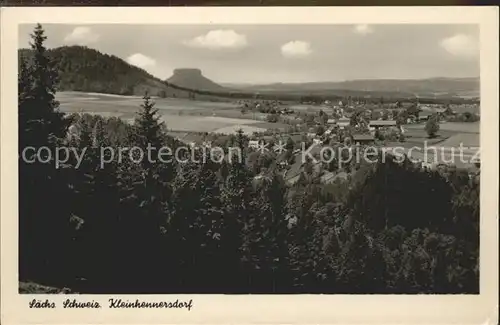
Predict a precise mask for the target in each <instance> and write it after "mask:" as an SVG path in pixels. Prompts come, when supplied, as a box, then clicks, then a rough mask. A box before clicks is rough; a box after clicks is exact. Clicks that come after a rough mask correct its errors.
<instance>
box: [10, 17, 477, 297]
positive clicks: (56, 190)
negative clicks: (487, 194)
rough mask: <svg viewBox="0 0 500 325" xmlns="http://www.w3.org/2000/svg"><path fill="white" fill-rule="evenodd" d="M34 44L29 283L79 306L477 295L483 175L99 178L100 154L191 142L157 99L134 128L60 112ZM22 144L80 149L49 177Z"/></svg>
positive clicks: (25, 230)
mask: <svg viewBox="0 0 500 325" xmlns="http://www.w3.org/2000/svg"><path fill="white" fill-rule="evenodd" d="M32 38H33V40H32V43H33V44H32V53H33V55H32V56H30V57H29V59H26V60H25V59H23V60H22V61H21V64H20V66H21V68H20V70H19V76H18V85H19V93H18V97H19V107H18V109H19V154H20V160H19V280H20V281H21V282H34V283H39V284H43V285H48V286H53V287H60V288H62V287H66V288H70V289H71V290H72V291H74V292H80V293H181V292H182V293H478V292H479V177H478V175H476V176H474V177H471V175H469V174H468V173H467V172H465V171H461V170H456V169H451V168H443V169H439V170H433V171H431V170H422V169H420V168H417V167H416V166H414V165H412V164H411V163H410V162H408V161H406V162H405V163H399V162H397V161H392V160H390V159H389V160H387V161H386V162H385V163H382V162H381V163H377V164H361V165H353V166H352V168H353V169H356V173H354V174H353V175H354V176H353V177H350V178H348V179H347V180H343V181H338V182H337V183H334V184H329V185H324V184H320V182H319V181H318V177H317V175H315V173H314V170H313V169H312V168H304V172H303V173H302V175H301V178H300V180H299V181H298V182H297V183H296V184H295V185H293V186H289V185H286V184H285V183H284V181H283V179H282V177H281V176H280V175H279V174H278V173H277V172H276V171H275V170H274V169H273V168H272V166H268V167H269V168H267V169H266V170H265V171H263V172H262V171H261V176H262V177H260V178H255V174H254V172H253V171H252V169H251V168H249V166H248V165H247V164H246V163H245V160H242V161H235V160H233V161H232V162H229V161H228V160H227V159H226V160H224V161H223V162H221V163H216V162H213V161H211V160H210V159H207V161H206V162H189V161H188V162H176V161H172V162H170V163H161V162H151V161H150V160H140V161H139V162H138V163H135V162H132V161H129V160H124V161H121V162H119V161H117V160H116V159H109V160H110V161H111V162H110V163H107V164H105V165H103V166H102V168H101V159H100V152H101V151H100V148H102V147H110V148H120V147H132V146H137V147H140V148H144V150H145V151H146V147H147V146H148V144H151V146H152V147H155V148H159V147H161V146H169V147H170V148H175V147H177V146H180V145H181V144H180V143H177V142H176V140H174V139H173V138H170V137H169V136H167V135H166V133H165V125H164V124H162V123H160V122H159V119H158V113H157V111H156V110H155V108H154V103H153V102H152V101H151V100H150V98H149V97H148V96H147V95H146V96H145V97H144V103H143V105H142V106H141V107H138V113H137V117H136V120H135V122H134V123H133V124H127V123H125V122H123V121H121V120H120V119H118V118H105V117H100V116H91V115H85V114H82V115H71V116H67V115H64V114H62V113H60V112H59V110H58V103H57V102H56V101H55V99H54V94H55V92H56V91H57V80H58V70H57V68H54V64H52V63H51V60H53V56H51V55H48V53H47V51H46V49H45V47H44V45H43V43H44V40H45V39H46V37H45V36H44V31H43V29H42V27H41V26H40V25H38V26H37V27H36V29H35V30H34V32H33V35H32ZM60 64H61V63H60ZM103 75H106V78H110V79H112V78H114V77H113V76H111V75H109V74H108V73H104V74H103ZM82 78H83V77H82ZM117 78H118V77H117ZM82 80H83V79H82ZM79 82H80V81H79ZM81 82H83V81H81ZM70 125H73V126H74V127H73V126H72V128H73V129H75V128H76V129H77V130H78V132H77V133H71V134H72V136H70V137H68V136H67V130H68V128H69V126H70ZM247 141H248V139H247V138H246V137H245V136H244V135H243V133H241V132H240V133H238V134H236V135H235V136H233V137H230V138H229V140H228V141H227V143H226V146H238V147H239V148H241V150H242V152H243V156H245V157H247V156H248V154H249V149H248V146H247V144H246V142H247ZM28 146H33V147H35V148H40V147H42V146H43V147H48V148H51V149H52V150H55V148H56V147H58V146H67V147H74V148H76V149H77V150H79V152H83V151H84V150H86V151H85V155H84V159H83V161H82V162H81V164H80V165H78V162H77V161H76V160H73V161H71V160H70V161H68V162H67V163H66V164H64V165H63V166H60V167H59V168H55V167H54V161H53V157H52V160H51V159H49V158H51V157H44V158H47V161H48V163H40V162H38V163H37V162H35V163H29V161H30V160H31V159H32V158H33V156H29V155H28V156H26V155H24V159H23V158H21V157H23V150H24V148H26V147H28ZM30 152H31V151H30ZM196 154H197V155H199V156H201V155H203V152H202V151H201V150H200V151H197V153H196ZM107 158H110V157H107ZM200 160H201V161H203V159H200Z"/></svg>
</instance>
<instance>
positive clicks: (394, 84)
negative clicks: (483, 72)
mask: <svg viewBox="0 0 500 325" xmlns="http://www.w3.org/2000/svg"><path fill="white" fill-rule="evenodd" d="M223 85H225V86H230V87H232V88H236V89H239V90H241V91H259V92H277V91H290V92H295V91H309V92H312V93H319V92H325V91H329V90H330V91H331V90H343V91H361V92H397V93H404V94H413V95H415V96H422V97H427V96H430V97H435V96H441V95H447V96H465V97H476V96H479V90H480V79H479V77H476V78H473V77H471V78H446V77H438V78H428V79H359V80H347V81H332V82H328V81H326V82H325V81H322V82H321V81H320V82H303V83H271V84H260V85H259V84H254V85H251V84H235V83H233V84H223Z"/></svg>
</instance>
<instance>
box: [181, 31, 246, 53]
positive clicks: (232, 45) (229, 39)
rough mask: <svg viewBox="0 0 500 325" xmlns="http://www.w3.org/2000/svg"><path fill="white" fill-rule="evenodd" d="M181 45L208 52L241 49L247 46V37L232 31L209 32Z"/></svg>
mask: <svg viewBox="0 0 500 325" xmlns="http://www.w3.org/2000/svg"><path fill="white" fill-rule="evenodd" d="M183 43H184V45H187V46H191V47H197V48H205V49H209V50H223V49H241V48H244V47H246V46H247V45H248V41H247V37H246V36H245V35H243V34H238V33H237V32H235V31H234V30H232V29H218V30H211V31H209V32H208V33H206V34H205V35H200V36H197V37H195V38H193V39H191V40H187V41H184V42H183Z"/></svg>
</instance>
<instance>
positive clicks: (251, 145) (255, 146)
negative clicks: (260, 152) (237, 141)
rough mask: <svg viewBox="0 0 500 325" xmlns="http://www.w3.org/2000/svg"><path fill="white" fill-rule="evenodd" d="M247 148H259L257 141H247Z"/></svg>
mask: <svg viewBox="0 0 500 325" xmlns="http://www.w3.org/2000/svg"><path fill="white" fill-rule="evenodd" d="M248 147H250V148H253V149H257V148H258V147H259V141H258V140H250V141H248Z"/></svg>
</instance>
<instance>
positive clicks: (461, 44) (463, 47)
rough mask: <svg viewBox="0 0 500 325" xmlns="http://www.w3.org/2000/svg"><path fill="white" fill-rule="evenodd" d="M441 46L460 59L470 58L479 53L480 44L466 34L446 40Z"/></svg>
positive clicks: (442, 41)
mask: <svg viewBox="0 0 500 325" xmlns="http://www.w3.org/2000/svg"><path fill="white" fill-rule="evenodd" d="M440 45H441V47H442V48H444V49H445V50H446V51H447V52H448V53H450V54H451V55H454V56H458V57H464V58H470V57H474V56H476V55H477V54H478V52H479V44H478V42H477V41H476V40H475V39H473V38H472V37H470V36H467V35H465V34H456V35H454V36H451V37H448V38H445V39H443V40H441V42H440Z"/></svg>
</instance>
